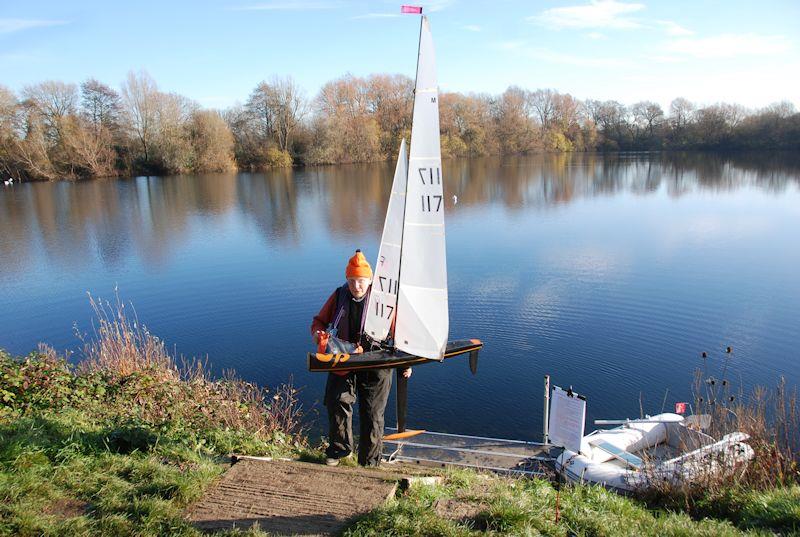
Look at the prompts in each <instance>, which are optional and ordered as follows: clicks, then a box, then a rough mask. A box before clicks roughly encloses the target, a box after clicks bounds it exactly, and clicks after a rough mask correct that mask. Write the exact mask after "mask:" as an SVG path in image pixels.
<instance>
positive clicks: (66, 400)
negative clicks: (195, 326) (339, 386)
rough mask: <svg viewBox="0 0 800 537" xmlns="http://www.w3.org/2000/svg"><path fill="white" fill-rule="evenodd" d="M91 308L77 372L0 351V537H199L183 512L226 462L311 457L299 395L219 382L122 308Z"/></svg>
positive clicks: (52, 357)
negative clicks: (238, 456) (235, 457)
mask: <svg viewBox="0 0 800 537" xmlns="http://www.w3.org/2000/svg"><path fill="white" fill-rule="evenodd" d="M93 307H94V308H95V312H96V314H97V320H96V324H95V326H96V327H97V329H96V332H95V333H94V334H92V336H91V337H89V338H87V340H86V341H85V348H84V354H85V356H84V357H83V360H82V361H81V364H80V366H79V367H74V366H71V365H69V364H68V363H67V362H66V361H65V360H64V359H63V358H62V357H58V356H56V354H55V352H53V351H52V350H51V349H48V348H41V349H40V350H39V351H37V352H35V353H32V354H31V355H29V356H26V357H17V358H12V357H11V356H9V355H8V354H7V353H4V352H2V351H0V535H194V534H197V532H196V531H195V530H194V529H193V528H192V527H191V526H189V525H188V524H187V523H186V522H185V521H183V519H182V517H181V512H182V510H183V508H184V507H185V506H186V505H187V504H188V503H190V502H191V501H193V500H195V499H197V498H198V497H199V496H200V495H201V494H202V492H203V490H204V489H205V488H206V487H207V486H208V485H209V484H210V483H211V482H212V481H213V480H214V479H215V478H216V477H217V476H218V475H220V474H221V473H222V472H223V471H224V470H225V468H226V467H227V466H228V464H229V463H228V460H229V459H228V458H227V457H226V455H228V454H230V453H232V452H236V453H245V454H257V455H272V456H283V455H290V456H291V455H298V454H302V453H303V452H304V450H305V444H304V440H303V434H302V430H301V427H300V421H299V417H300V416H299V407H298V403H297V400H296V397H295V395H296V392H295V391H294V390H293V389H292V388H291V387H290V386H282V387H279V388H277V389H276V390H274V391H267V390H264V389H261V388H259V387H257V386H255V385H253V384H251V383H248V382H244V381H242V380H239V379H236V378H234V377H232V376H230V375H229V376H226V377H225V378H222V379H212V378H210V376H209V375H208V374H207V371H206V369H205V368H204V367H203V366H202V364H199V363H197V362H190V363H179V361H178V360H176V359H174V358H173V357H171V356H170V355H169V354H168V352H167V351H166V348H165V346H164V343H163V342H162V341H160V340H159V339H158V338H157V337H155V336H153V335H152V334H150V333H149V332H148V331H147V329H146V328H143V327H141V325H140V324H139V323H138V322H137V321H136V320H135V319H129V318H128V317H127V315H126V311H125V308H124V307H123V306H122V304H116V305H114V306H109V305H105V306H104V305H103V304H101V303H95V302H93Z"/></svg>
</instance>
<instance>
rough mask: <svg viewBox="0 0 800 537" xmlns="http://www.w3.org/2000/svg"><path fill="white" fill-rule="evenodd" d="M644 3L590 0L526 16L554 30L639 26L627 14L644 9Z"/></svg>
mask: <svg viewBox="0 0 800 537" xmlns="http://www.w3.org/2000/svg"><path fill="white" fill-rule="evenodd" d="M644 7H645V6H644V4H635V3H627V2H617V1H616V0H591V1H590V2H589V3H588V4H584V5H580V6H567V7H554V8H550V9H546V10H544V11H542V12H541V13H540V14H539V15H536V16H533V17H528V20H531V21H534V22H537V23H539V24H541V25H543V26H547V27H550V28H553V29H556V30H561V29H563V28H580V29H582V28H613V29H629V28H639V27H641V24H640V23H639V22H637V21H636V20H634V19H632V18H630V17H629V16H628V15H630V14H631V13H636V12H637V11H641V10H642V9H644Z"/></svg>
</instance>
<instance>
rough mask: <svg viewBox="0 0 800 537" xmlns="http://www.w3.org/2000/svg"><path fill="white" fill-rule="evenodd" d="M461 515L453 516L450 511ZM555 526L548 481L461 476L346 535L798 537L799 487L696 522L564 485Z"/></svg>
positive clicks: (425, 489)
mask: <svg viewBox="0 0 800 537" xmlns="http://www.w3.org/2000/svg"><path fill="white" fill-rule="evenodd" d="M446 502H456V503H457V504H458V505H459V506H460V508H461V509H462V510H463V511H461V514H462V515H463V514H464V513H469V515H468V516H458V514H456V516H453V515H452V514H448V513H447V507H449V506H451V505H452V503H446ZM559 502H560V519H559V521H558V522H556V489H555V488H554V486H553V485H552V484H551V483H549V482H547V481H543V480H538V479H534V480H516V479H507V478H501V477H496V476H489V477H487V476H483V477H481V478H479V476H478V474H475V473H472V472H464V471H458V472H455V473H449V474H447V475H446V478H445V482H444V483H443V484H441V485H434V486H414V487H411V489H410V490H409V491H407V492H406V493H405V494H403V495H400V496H398V497H397V498H395V499H394V500H393V501H391V502H390V503H389V504H388V505H386V506H385V507H383V508H381V509H378V510H376V511H374V512H372V513H370V514H369V515H367V516H366V517H364V518H362V519H361V520H359V521H358V522H357V523H356V524H354V525H353V526H352V527H351V528H350V529H349V530H348V531H347V532H346V535H348V536H351V537H355V536H363V535H376V534H381V535H441V536H453V537H455V536H463V535H472V534H478V533H483V532H488V533H491V534H503V535H506V534H507V535H552V536H563V537H567V536H569V535H587V536H589V535H591V536H617V535H623V536H624V535H629V536H635V537H639V536H651V535H652V536H662V535H675V536H680V535H708V536H715V537H716V536H728V535H731V536H733V535H772V534H775V533H779V534H787V535H788V534H798V532H800V487H793V488H790V489H783V490H775V491H771V492H768V493H759V494H752V495H747V496H745V497H744V498H742V503H741V505H740V508H741V510H740V511H739V512H738V515H737V517H736V518H735V519H713V518H692V517H691V516H689V515H688V514H687V513H684V512H676V511H668V510H664V509H652V508H648V507H647V506H646V505H645V504H644V503H643V502H640V501H637V500H635V499H632V498H625V497H622V496H619V495H617V494H614V493H611V492H608V491H606V490H604V489H603V488H600V487H595V486H575V487H572V486H565V487H563V488H562V490H561V493H560V500H559Z"/></svg>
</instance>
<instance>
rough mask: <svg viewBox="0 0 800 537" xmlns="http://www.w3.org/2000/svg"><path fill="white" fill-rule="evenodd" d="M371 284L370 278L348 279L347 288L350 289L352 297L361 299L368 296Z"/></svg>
mask: <svg viewBox="0 0 800 537" xmlns="http://www.w3.org/2000/svg"><path fill="white" fill-rule="evenodd" d="M369 282H370V280H369V278H347V287H349V288H350V294H351V295H353V296H354V297H355V298H361V297H362V296H364V295H366V294H367V289H369Z"/></svg>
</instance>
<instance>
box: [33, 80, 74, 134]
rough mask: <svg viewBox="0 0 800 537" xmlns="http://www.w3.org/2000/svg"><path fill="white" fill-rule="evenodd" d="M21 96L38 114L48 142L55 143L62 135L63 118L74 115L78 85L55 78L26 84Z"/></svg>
mask: <svg viewBox="0 0 800 537" xmlns="http://www.w3.org/2000/svg"><path fill="white" fill-rule="evenodd" d="M22 96H23V98H24V99H25V100H27V101H28V102H29V103H30V105H31V106H32V107H33V109H34V110H35V111H36V112H37V113H38V114H40V116H41V118H42V123H43V125H44V127H45V131H44V134H45V136H46V137H47V138H49V139H50V143H52V144H53V145H55V144H57V143H58V141H59V139H60V138H61V135H62V132H61V131H62V123H63V120H64V118H66V117H67V116H70V115H74V114H75V113H76V112H77V105H78V87H77V86H76V85H75V84H67V83H64V82H60V81H57V80H48V81H45V82H40V83H39V84H34V85H32V86H26V87H25V88H24V89H23V90H22Z"/></svg>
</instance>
